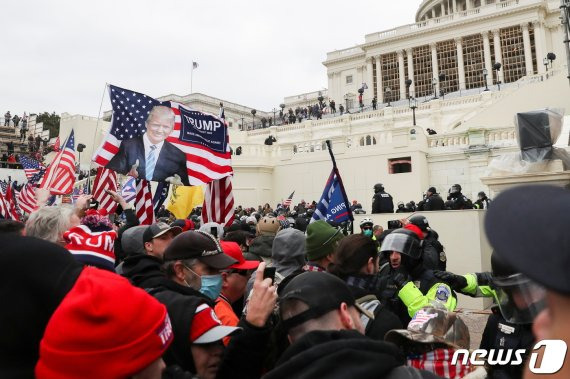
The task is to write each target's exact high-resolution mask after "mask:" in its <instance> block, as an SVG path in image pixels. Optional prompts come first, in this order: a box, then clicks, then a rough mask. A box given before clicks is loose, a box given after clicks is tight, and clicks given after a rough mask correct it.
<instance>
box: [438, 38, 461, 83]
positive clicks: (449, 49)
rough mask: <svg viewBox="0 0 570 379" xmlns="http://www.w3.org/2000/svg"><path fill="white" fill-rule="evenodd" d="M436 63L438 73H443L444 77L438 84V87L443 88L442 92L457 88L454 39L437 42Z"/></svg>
mask: <svg viewBox="0 0 570 379" xmlns="http://www.w3.org/2000/svg"><path fill="white" fill-rule="evenodd" d="M437 64H438V66H439V73H440V74H444V75H445V79H444V81H443V82H441V83H440V84H439V88H440V89H441V90H443V91H444V93H450V92H455V91H457V90H459V84H458V81H459V79H458V78H459V76H458V73H457V47H456V46H455V41H454V40H452V39H450V40H447V41H443V42H438V43H437Z"/></svg>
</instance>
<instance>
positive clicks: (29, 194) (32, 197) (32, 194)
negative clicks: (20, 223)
mask: <svg viewBox="0 0 570 379" xmlns="http://www.w3.org/2000/svg"><path fill="white" fill-rule="evenodd" d="M16 199H17V200H18V206H19V207H20V209H21V210H23V211H24V212H26V213H32V212H33V211H35V210H36V209H37V208H38V202H37V200H36V190H35V188H34V186H33V185H31V184H30V183H27V184H26V185H25V186H24V187H23V188H22V190H21V191H20V193H19V194H18V196H17V197H16Z"/></svg>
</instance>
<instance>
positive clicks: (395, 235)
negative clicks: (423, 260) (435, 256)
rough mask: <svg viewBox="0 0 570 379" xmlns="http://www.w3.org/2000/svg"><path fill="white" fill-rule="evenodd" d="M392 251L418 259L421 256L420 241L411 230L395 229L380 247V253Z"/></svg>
mask: <svg viewBox="0 0 570 379" xmlns="http://www.w3.org/2000/svg"><path fill="white" fill-rule="evenodd" d="M393 251H395V252H397V253H400V254H402V255H406V256H408V257H410V258H413V259H419V258H420V257H421V255H422V249H421V241H420V239H419V238H418V236H417V235H416V234H415V233H414V232H412V231H411V230H407V229H404V228H400V229H396V230H394V231H393V232H392V233H390V234H388V235H387V236H386V238H384V241H382V246H381V247H380V252H382V253H391V252H393Z"/></svg>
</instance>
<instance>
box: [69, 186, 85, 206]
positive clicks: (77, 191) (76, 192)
mask: <svg viewBox="0 0 570 379" xmlns="http://www.w3.org/2000/svg"><path fill="white" fill-rule="evenodd" d="M82 192H83V191H82V190H81V188H79V187H74V188H73V192H72V193H71V199H72V200H73V203H74V204H75V202H76V201H77V199H79V196H81V195H82Z"/></svg>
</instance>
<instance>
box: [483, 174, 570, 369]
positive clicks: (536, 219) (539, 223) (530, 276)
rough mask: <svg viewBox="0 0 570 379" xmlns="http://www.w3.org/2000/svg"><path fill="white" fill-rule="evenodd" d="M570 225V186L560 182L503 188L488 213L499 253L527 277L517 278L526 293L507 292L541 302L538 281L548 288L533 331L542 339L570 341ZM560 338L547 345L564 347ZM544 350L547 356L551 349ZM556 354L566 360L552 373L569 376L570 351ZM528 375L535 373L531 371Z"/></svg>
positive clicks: (487, 220) (516, 299)
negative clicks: (559, 184) (543, 307)
mask: <svg viewBox="0 0 570 379" xmlns="http://www.w3.org/2000/svg"><path fill="white" fill-rule="evenodd" d="M521 204H524V206H521ZM529 224H532V232H527V229H528V226H529ZM568 225H570V192H569V191H568V190H566V189H564V188H561V187H554V186H546V185H532V186H530V185H523V186H517V187H515V188H512V189H509V190H506V191H504V192H502V193H501V194H500V195H499V196H497V198H496V199H495V200H494V201H493V206H492V207H490V208H489V210H488V211H487V215H486V217H485V232H486V235H487V237H488V239H489V242H490V243H491V245H492V246H493V248H494V249H495V253H496V254H497V255H498V256H499V257H500V258H501V260H504V261H505V263H506V264H508V265H509V266H511V267H513V269H514V270H516V271H517V272H520V273H521V274H523V275H524V276H526V278H527V280H525V281H524V282H523V281H520V282H519V283H517V289H518V292H519V293H520V294H521V295H522V296H517V297H515V296H511V297H507V300H508V301H509V302H510V303H511V305H513V308H514V309H517V308H519V307H518V302H519V301H520V299H521V297H523V298H524V297H526V298H531V299H534V300H535V303H538V301H537V300H538V299H540V297H541V296H540V293H539V291H538V289H537V288H538V285H541V286H543V287H544V288H545V291H544V292H545V294H544V297H543V298H542V299H541V300H542V301H543V302H544V305H545V309H544V310H542V311H540V312H539V313H538V315H537V316H536V317H534V321H533V333H534V336H535V339H536V341H537V342H539V341H543V340H562V342H564V343H566V345H568V344H569V343H570V324H569V323H568V315H569V314H570V280H569V275H568V267H569V265H570V249H569V246H570V233H568ZM532 310H534V312H533V313H537V312H538V311H539V308H538V307H533V308H532ZM555 343H556V341H553V342H552V343H551V345H554V346H555V347H554V349H552V346H547V348H546V351H548V350H549V349H550V350H555V351H556V350H561V349H562V348H563V347H561V348H558V349H557V348H556V345H555ZM537 352H538V351H537ZM544 354H545V356H544V358H545V359H544V360H546V358H547V355H548V354H547V353H546V352H545V353H544ZM539 355H540V354H539ZM554 355H555V354H552V353H551V354H550V356H549V358H550V360H551V361H550V362H549V363H550V364H551V365H554V366H555V365H556V363H561V364H562V365H561V367H560V369H559V370H558V371H556V372H553V373H550V375H549V378H556V379H558V378H560V379H562V378H570V354H566V355H565V358H564V362H554V361H553V358H554ZM539 361H541V357H538V359H537V360H536V362H535V367H537V366H538V364H537V362H539ZM530 363H532V360H531V362H530ZM543 364H544V362H543ZM525 366H527V365H525ZM554 368H555V367H554ZM524 377H525V378H531V377H534V376H532V374H531V373H530V372H529V371H526V372H525V375H524ZM536 377H540V375H537V376H536ZM542 377H544V376H542Z"/></svg>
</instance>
